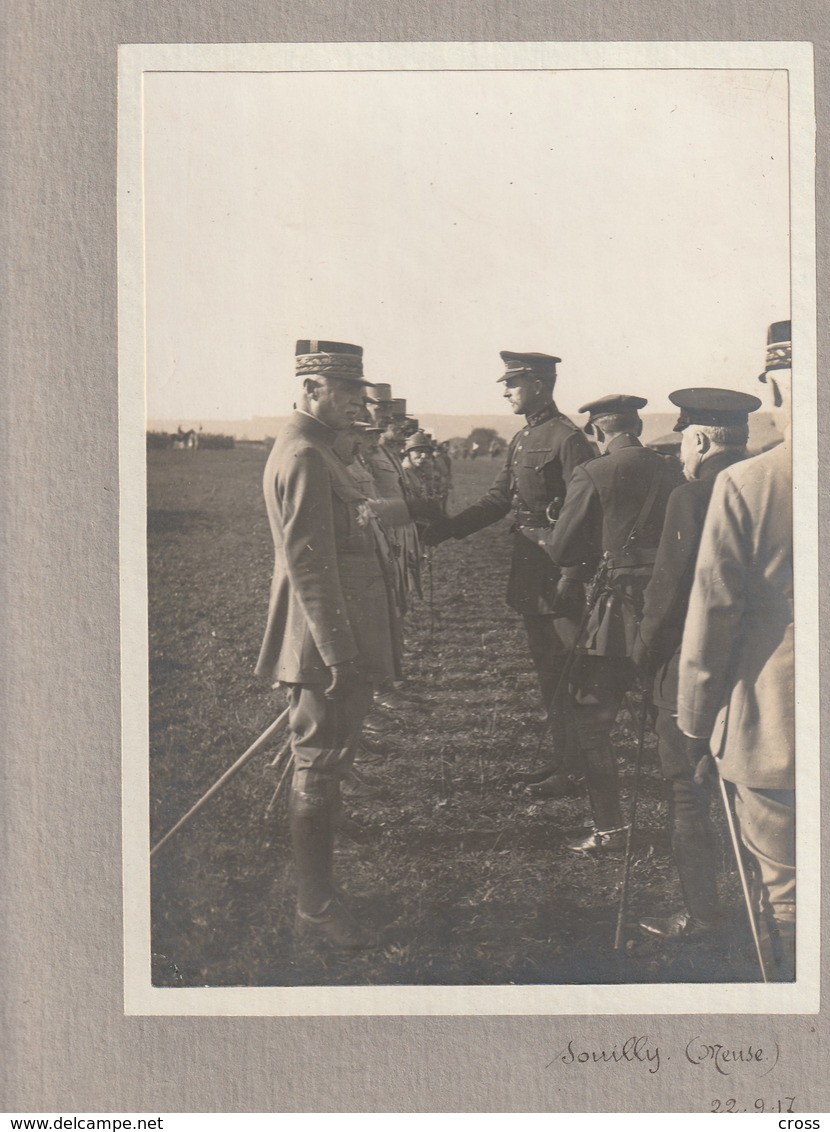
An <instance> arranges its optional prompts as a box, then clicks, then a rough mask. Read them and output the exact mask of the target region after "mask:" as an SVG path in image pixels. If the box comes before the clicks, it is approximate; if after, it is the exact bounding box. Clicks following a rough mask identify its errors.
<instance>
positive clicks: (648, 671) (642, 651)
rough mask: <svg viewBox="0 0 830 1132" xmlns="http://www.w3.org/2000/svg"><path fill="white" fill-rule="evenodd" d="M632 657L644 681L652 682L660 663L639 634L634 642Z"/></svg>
mask: <svg viewBox="0 0 830 1132" xmlns="http://www.w3.org/2000/svg"><path fill="white" fill-rule="evenodd" d="M631 659H632V661H633V662H634V667H635V668H636V669H637V674H638V676H639V677H640V679H641V680H642V681H643V683H644V684H651V682H652V681H653V679H654V676H655V673H656V672H657V669H658V667H659V665H658V663H657V661H656V660H655V659H654V657H653V656H652V655H651V653H650V652H649V651H648V645H647V644H646V643H645V641H644V640H643V638H642V637H641V636H639V635H638V636H637V639H636V641H635V642H634V648H633V650H632V653H631Z"/></svg>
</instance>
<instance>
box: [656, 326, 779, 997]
mask: <svg viewBox="0 0 830 1132" xmlns="http://www.w3.org/2000/svg"><path fill="white" fill-rule="evenodd" d="M791 365H792V361H791V347H790V323H789V322H776V323H773V325H772V326H771V327H770V331H769V336H768V339H767V364H766V368H765V370H764V372H763V373H762V374H761V377H760V380H761V381H763V382H767V383H768V384H769V385H770V388H771V392H772V401H773V406H774V410H775V411H776V413H777V414H778V415H779V417H780V419H781V422H782V424H783V425H784V427H785V439H784V443H783V444H779V445H778V446H777V447H776V448H773V449H771V450H770V451H768V452H763V453H762V454H761V455H760V456H755V457H753V458H752V459H751V460H745V461H744V462H743V463H740V464H736V465H735V466H734V467H731V468H728V469H727V470H726V471H724V472H722V473H721V475H720V476H718V480H717V483H716V484H715V489H714V491H713V492H712V500H711V503H710V504H709V510H708V512H707V516H706V524H705V526H704V529H703V536H702V538H701V542H700V552H699V554H698V559H697V566H696V569H695V579H694V585H693V587H692V593H691V598H690V600H689V615H688V617H687V619H686V628H685V631H684V634H683V645H682V648H681V653H680V682H679V690H678V701H677V703H678V713H677V723H678V726H679V728H680V730H681V731H683V732H684V734H685V735H687V736H689V738H690V740H691V745H692V750H693V751H694V753H695V755H696V756H700V757H707V756H708V754H709V752H710V751H711V753H712V754H714V755H715V757H716V760H717V767H718V772H719V773H720V775H721V777H722V778H723V779H724V780H726V781H727V782H732V783H734V785H735V808H736V811H737V815H738V820H739V822H740V827H741V838H742V840H743V842H744V844H745V845H746V847H747V849H748V850H749V851H750V853H752V855H753V857H754V858H755V861H756V862H757V866H758V874H759V888H760V893H759V896H760V901H759V903H760V907H759V909H757V910H758V911H761V912H762V913H763V917H762V928H763V927H766V929H767V933H768V934H767V936H766V940H765V942H766V945H767V947H768V948H769V947H770V946H771V949H772V951H773V956H774V961H775V964H776V966H777V977H778V978H779V979H781V980H791V979H793V978H794V977H795V918H796V917H795V905H796V898H795V891H796V883H795V668H794V665H795V656H794V646H793V497H792V489H793V483H792V445H791V441H790V430H789V413H790V397H791V388H790V383H791V378H792V375H791ZM770 919H771V924H770Z"/></svg>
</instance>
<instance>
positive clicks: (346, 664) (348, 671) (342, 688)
mask: <svg viewBox="0 0 830 1132" xmlns="http://www.w3.org/2000/svg"><path fill="white" fill-rule="evenodd" d="M329 672H330V673H331V683H330V684H329V686H328V688H326V690H325V692H324V693H323V695H324V696H325V697H326V699H327V700H342V699H344V698H345V697H346V696H348V695H349V693H350V692H351V691H353V689H354V688H355V687H357V685H358V684H368V683H369V682H370V681H369V677H368V676H367V675H366V673H365V672H363V671H362V670H361V669H360V668H358V666H357V662H356V661H354V660H344V661H343V663H342V664H330V665H329Z"/></svg>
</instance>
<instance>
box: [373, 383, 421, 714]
mask: <svg viewBox="0 0 830 1132" xmlns="http://www.w3.org/2000/svg"><path fill="white" fill-rule="evenodd" d="M366 403H367V406H368V409H369V414H370V417H371V420H372V423H373V424H374V425H376V426H377V427H378V428H380V429H381V433H380V442H379V444H378V446H377V448H376V449H375V450H374V451H373V453H372V455H371V456H370V457H369V460H368V468H369V471H370V472H371V473H372V478H373V479H374V481H375V487H376V488H377V493H378V498H379V499H380V500H381V501H382V504H383V508H382V510H380V511H379V514H382V517H383V524H384V529H385V531H386V534H387V537H388V539H389V542H390V545H391V548H392V551H393V554H394V561H395V568H396V571H397V582H396V587H395V592H396V599H397V600H396V604H397V616H396V618H395V623H394V625H393V628H392V631H393V634H394V637H395V653H396V655H397V656H398V657H400V656H402V655H403V621H404V616H405V615H406V611H407V608H408V604H409V594H410V593H413V592H414V593H416V594H418V595H419V596H420V593H421V573H420V543H419V541H418V532H417V530H416V528H415V522H414V519H413V516H412V513H411V508H410V503H411V501H410V497H409V491H408V488H407V484H406V476H405V475H404V470H403V464H402V462H401V456H400V452H401V447H402V445H403V436H404V430H405V428H406V421H407V415H406V401H405V400H404V399H403V398H401V397H398V398H394V397H393V396H392V387H391V385H388V384H386V383H385V382H382V383H376V384H374V385H370V386H369V388H368V389H367V391H366ZM395 679H396V680H401V679H402V675H401V673H400V672H399V673H398V674H397V675H396V677H395ZM375 703H376V705H377V706H379V707H381V708H389V709H391V710H393V711H396V710H399V709H401V708H403V707H404V706H405V704H404V702H403V700H402V698H401V694H400V691H399V690H398V691H396V690H395V689H394V688H392V687H391V684H390V686H387V687H382V688H379V689H378V690H377V692H376V694H375Z"/></svg>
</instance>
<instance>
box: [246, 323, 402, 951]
mask: <svg viewBox="0 0 830 1132" xmlns="http://www.w3.org/2000/svg"><path fill="white" fill-rule="evenodd" d="M296 354H297V357H296V372H297V379H298V381H299V382H300V383H301V384H302V392H301V394H300V397H299V398H298V401H297V404H298V406H299V407H298V409H297V410H296V411H295V412H294V413H293V414H292V416H291V417H290V418H289V421H288V423H287V424H286V425H284V426H283V428H282V429H281V430H280V434H279V436H278V437H277V440H276V442H275V444H274V447H273V448H272V449H271V454H270V455H269V457H268V462H267V464H266V466H265V474H264V479H263V487H264V491H265V506H266V509H267V512H268V520H269V523H270V526H271V534H272V536H273V540H274V577H273V582H272V585H271V599H270V604H269V608H268V623H267V626H266V629H265V638H264V640H263V642H262V648H261V650H260V654H259V660H258V662H257V672H258V674H259V675H261V676H264V677H266V678H267V679H268V680H269V681H271V682H273V681H275V680H276V681H279V682H280V683H281V684H283V685H285V686H286V687H287V688H288V689H289V696H290V700H289V729H290V731H291V746H292V749H293V756H294V777H293V780H292V784H291V797H290V808H289V823H290V829H291V841H292V845H293V850H294V862H295V866H296V872H297V919H296V926H297V930H298V933H301V934H309V933H310V934H312V935H316V936H318V937H319V938H321V939H324V940H328V941H329V942H330V943H332V944H334V945H335V946H337V947H343V948H362V947H365V946H368V945H369V944H370V943H371V940H370V937H369V935H368V934H367V933H366V932H365V930H364V929H363V927H362V925H360V924H359V923H357V922H356V921H355V919H354V918H353V916H352V915H351V913H350V911H349V909H348V907H347V906H346V904H345V903H344V900H343V898H342V897H341V896H340V895H339V894H338V891H337V889H336V888H335V884H334V879H333V876H332V871H333V850H334V834H335V827H336V823H337V818H338V812H339V807H340V784H341V781H342V779H343V778H344V777H345V776H346V774H348V772H349V770H350V768H351V764H352V761H353V758H354V751H355V746H356V743H357V740H358V738H359V736H360V730H361V727H362V724H363V720H364V717H365V715H366V713H367V711H368V710H369V707H370V705H371V702H372V686H373V684H378V683H383V682H385V681H388V680H389V679H391V678H392V677H393V676H394V673H395V668H394V658H393V649H392V635H391V630H390V624H389V613H388V610H389V600H388V592H387V584H386V580H385V578H384V574H383V570H382V565H381V561H380V558H379V556H378V554H377V549H376V544H375V540H374V537H373V534H372V530H371V528H370V527H369V526H368V525H367V523H366V522H365V503H366V501H365V497H364V495H363V493H362V492H361V490H360V488H359V486H358V484H357V483H356V482H355V480H354V479H353V478H352V476H351V475H350V474H349V471H348V468H347V466H346V464H345V463H344V462H343V460H342V459H341V458H340V457H339V456H338V455H337V453H336V452H335V447H334V446H335V444H336V443H337V438H338V435H339V434H340V433H341V432H344V431H345V430H349V429H351V428H352V426H353V425H354V422H355V421H356V419H357V418H358V416H359V415H360V414H361V412H362V410H363V404H364V391H365V388H366V385H367V382H366V381H365V380H364V378H363V350H362V349H361V347H360V346H354V345H351V344H350V343H346V342H321V341H309V340H305V341H300V342H298V343H297V350H296ZM353 447H354V440H353V438H350V440H349V444H348V445H347V451H348V452H349V453H351V451H352V450H353Z"/></svg>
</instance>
